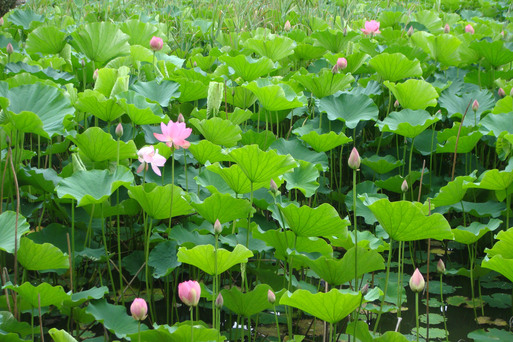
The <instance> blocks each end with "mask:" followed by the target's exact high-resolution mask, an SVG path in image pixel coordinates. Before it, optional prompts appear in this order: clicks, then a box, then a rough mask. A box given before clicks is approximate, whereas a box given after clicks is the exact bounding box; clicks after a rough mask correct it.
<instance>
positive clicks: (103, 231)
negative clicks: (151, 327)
mask: <svg viewBox="0 0 513 342" xmlns="http://www.w3.org/2000/svg"><path fill="white" fill-rule="evenodd" d="M101 218H102V222H101V226H102V238H103V246H104V248H105V257H106V258H107V271H108V272H109V278H110V282H111V284H112V293H113V294H114V296H115V295H116V286H115V285H114V277H112V270H111V269H110V256H109V250H108V248H107V238H106V236H105V219H104V218H103V207H102V209H101Z"/></svg>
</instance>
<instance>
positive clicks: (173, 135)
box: [153, 120, 192, 149]
mask: <svg viewBox="0 0 513 342" xmlns="http://www.w3.org/2000/svg"><path fill="white" fill-rule="evenodd" d="M160 128H161V129H162V134H160V133H153V135H154V136H155V138H157V139H158V140H159V141H163V142H165V143H166V145H167V146H169V147H174V148H176V149H179V148H180V147H183V148H189V146H190V145H191V143H190V142H188V141H187V140H185V139H187V138H188V137H189V135H191V132H192V129H191V128H187V127H186V126H185V123H184V122H173V121H171V120H169V122H168V124H167V125H166V124H164V123H163V122H161V123H160Z"/></svg>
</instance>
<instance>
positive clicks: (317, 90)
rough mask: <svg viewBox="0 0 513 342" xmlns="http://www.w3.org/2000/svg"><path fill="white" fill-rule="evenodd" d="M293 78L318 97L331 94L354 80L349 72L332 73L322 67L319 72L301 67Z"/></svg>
mask: <svg viewBox="0 0 513 342" xmlns="http://www.w3.org/2000/svg"><path fill="white" fill-rule="evenodd" d="M293 78H294V79H296V80H297V81H298V82H299V83H301V85H303V87H305V88H306V89H308V91H309V92H311V93H312V94H313V95H314V96H315V97H317V98H318V99H320V98H323V97H325V96H329V95H333V94H335V93H336V92H337V91H340V90H343V89H345V88H347V87H348V86H349V85H350V84H351V82H353V81H354V77H353V76H352V75H351V74H343V73H333V72H332V71H331V70H329V69H322V71H321V72H320V73H309V72H308V71H306V69H301V70H300V71H299V72H298V73H296V74H295V75H294V76H293Z"/></svg>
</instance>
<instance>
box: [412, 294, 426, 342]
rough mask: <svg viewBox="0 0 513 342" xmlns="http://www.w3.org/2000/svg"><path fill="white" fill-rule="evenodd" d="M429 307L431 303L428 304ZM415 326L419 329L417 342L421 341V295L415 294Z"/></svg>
mask: <svg viewBox="0 0 513 342" xmlns="http://www.w3.org/2000/svg"><path fill="white" fill-rule="evenodd" d="M428 305H429V303H428ZM415 324H416V327H417V342H418V341H419V293H418V292H415Z"/></svg>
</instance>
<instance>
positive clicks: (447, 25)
mask: <svg viewBox="0 0 513 342" xmlns="http://www.w3.org/2000/svg"><path fill="white" fill-rule="evenodd" d="M450 32H451V27H450V26H449V24H445V26H444V33H450Z"/></svg>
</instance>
